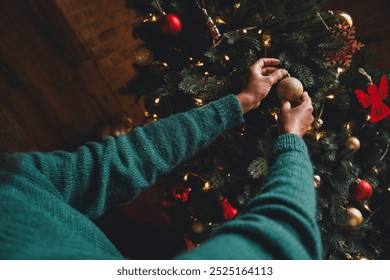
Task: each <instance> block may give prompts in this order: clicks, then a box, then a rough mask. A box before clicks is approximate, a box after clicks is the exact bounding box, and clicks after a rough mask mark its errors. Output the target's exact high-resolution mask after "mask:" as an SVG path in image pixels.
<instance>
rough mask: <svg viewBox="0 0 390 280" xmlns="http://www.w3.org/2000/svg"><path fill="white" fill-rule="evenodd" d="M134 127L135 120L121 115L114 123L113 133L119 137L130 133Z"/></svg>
mask: <svg viewBox="0 0 390 280" xmlns="http://www.w3.org/2000/svg"><path fill="white" fill-rule="evenodd" d="M133 128H134V124H133V120H132V119H131V118H130V117H128V116H121V117H119V118H118V119H117V120H116V121H115V122H114V123H113V124H112V126H111V134H112V135H113V136H115V137H119V136H121V135H126V134H128V133H129V132H131V131H132V130H133Z"/></svg>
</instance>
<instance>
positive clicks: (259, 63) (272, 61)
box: [252, 58, 280, 69]
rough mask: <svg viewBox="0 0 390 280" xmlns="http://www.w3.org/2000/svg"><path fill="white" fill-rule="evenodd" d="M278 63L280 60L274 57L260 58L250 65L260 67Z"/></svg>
mask: <svg viewBox="0 0 390 280" xmlns="http://www.w3.org/2000/svg"><path fill="white" fill-rule="evenodd" d="M279 64H280V60H279V59H276V58H260V59H259V60H257V61H256V62H255V63H254V64H253V65H252V67H254V68H257V69H259V68H260V69H261V68H263V67H264V66H276V65H279Z"/></svg>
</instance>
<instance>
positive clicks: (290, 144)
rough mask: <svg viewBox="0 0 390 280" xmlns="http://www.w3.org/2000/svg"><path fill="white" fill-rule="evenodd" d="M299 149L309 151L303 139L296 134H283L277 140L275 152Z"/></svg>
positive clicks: (304, 151)
mask: <svg viewBox="0 0 390 280" xmlns="http://www.w3.org/2000/svg"><path fill="white" fill-rule="evenodd" d="M291 150H295V151H299V152H303V153H306V154H307V153H308V150H307V146H306V144H305V142H304V141H303V139H302V138H301V137H299V136H298V135H296V134H282V135H280V136H279V137H278V139H277V140H276V143H275V145H274V153H275V154H279V153H283V152H285V151H291Z"/></svg>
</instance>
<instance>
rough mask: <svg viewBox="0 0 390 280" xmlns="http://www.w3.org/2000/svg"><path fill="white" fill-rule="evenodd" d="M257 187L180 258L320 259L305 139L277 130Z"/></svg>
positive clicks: (312, 188) (311, 171)
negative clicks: (237, 210)
mask: <svg viewBox="0 0 390 280" xmlns="http://www.w3.org/2000/svg"><path fill="white" fill-rule="evenodd" d="M274 155H275V159H274V162H273V164H272V165H271V168H270V172H269V175H268V180H267V182H266V184H265V185H264V187H263V189H262V191H261V193H259V194H258V195H257V196H256V197H254V199H252V200H251V201H250V202H249V203H248V205H247V206H246V207H245V209H244V210H243V211H242V213H241V214H240V216H237V217H236V218H235V219H234V220H232V221H229V222H226V223H224V224H223V225H221V226H220V227H219V228H218V229H217V230H216V232H215V233H214V234H213V236H212V237H211V238H210V239H209V240H208V241H207V242H205V243H204V244H202V245H201V246H200V247H199V248H196V249H194V250H193V251H191V252H188V253H186V254H183V255H181V256H179V257H178V258H179V259H320V258H321V257H322V245H321V237H320V231H319V228H318V225H317V222H316V197H315V188H314V185H313V168H312V164H311V162H310V159H309V156H308V151H307V147H306V145H305V143H304V142H303V140H302V139H301V138H300V137H298V136H296V135H293V134H285V135H281V136H279V138H278V140H277V142H276V144H275V147H274Z"/></svg>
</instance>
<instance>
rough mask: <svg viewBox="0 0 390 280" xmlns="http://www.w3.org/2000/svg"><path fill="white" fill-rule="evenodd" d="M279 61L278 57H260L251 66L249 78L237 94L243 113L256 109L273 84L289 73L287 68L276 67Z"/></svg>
mask: <svg viewBox="0 0 390 280" xmlns="http://www.w3.org/2000/svg"><path fill="white" fill-rule="evenodd" d="M279 63H280V60H279V59H276V58H260V59H259V60H257V61H256V62H255V63H254V64H253V65H252V66H251V67H249V73H248V79H247V81H246V83H245V85H244V88H243V89H242V91H241V92H240V93H239V94H238V95H237V99H238V101H239V102H240V105H241V109H242V111H243V113H246V112H248V111H250V110H253V109H256V108H257V107H258V106H259V105H260V103H261V101H262V100H263V99H264V98H265V97H266V96H267V94H268V93H269V91H270V89H271V87H272V85H273V84H275V83H276V82H278V81H279V80H281V79H282V78H283V77H284V76H285V75H286V74H287V71H286V70H284V69H278V68H276V67H275V66H277V65H278V64H279ZM267 75H268V76H267Z"/></svg>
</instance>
